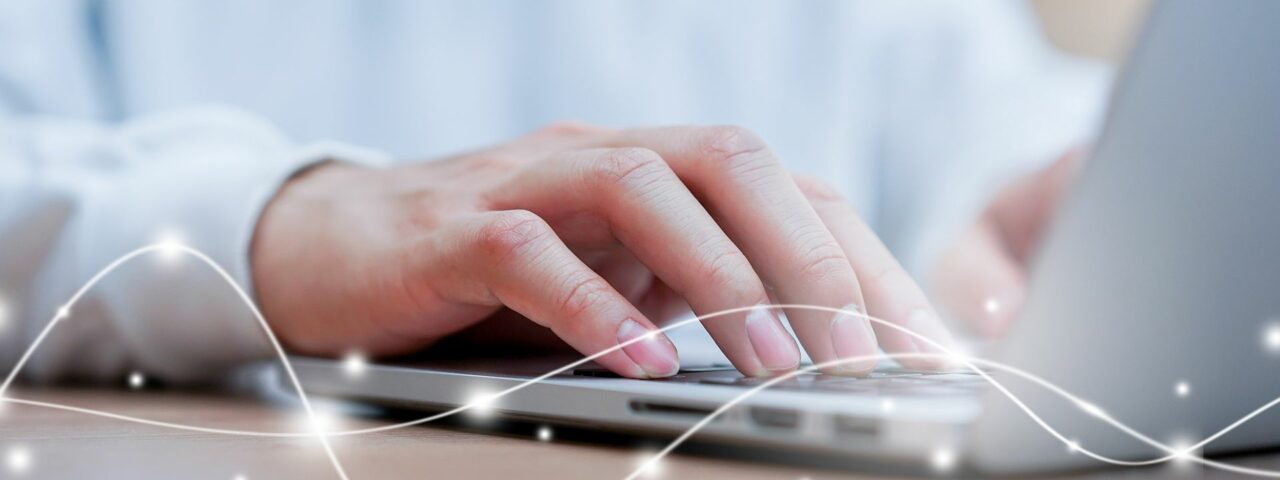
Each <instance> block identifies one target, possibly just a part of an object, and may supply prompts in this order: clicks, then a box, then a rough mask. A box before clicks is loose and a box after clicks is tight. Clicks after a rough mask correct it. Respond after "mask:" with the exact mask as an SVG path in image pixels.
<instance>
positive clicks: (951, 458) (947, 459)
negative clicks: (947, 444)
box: [929, 448, 956, 472]
mask: <svg viewBox="0 0 1280 480" xmlns="http://www.w3.org/2000/svg"><path fill="white" fill-rule="evenodd" d="M929 465H930V466H932V467H933V469H934V470H935V471H938V472H948V471H951V469H952V468H953V467H955V466H956V454H955V452H952V451H951V449H949V448H939V449H937V450H934V451H933V454H932V455H929Z"/></svg>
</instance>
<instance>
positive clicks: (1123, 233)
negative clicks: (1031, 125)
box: [294, 0, 1280, 473]
mask: <svg viewBox="0 0 1280 480" xmlns="http://www.w3.org/2000/svg"><path fill="white" fill-rule="evenodd" d="M1277 25H1280V2H1276V1H1270V0H1240V1H1233V2H1207V1H1198V0H1173V1H1167V2H1163V3H1160V4H1158V5H1156V6H1155V7H1154V8H1153V9H1152V13H1151V16H1150V18H1149V20H1148V22H1147V25H1146V28H1145V32H1144V34H1143V35H1142V36H1141V38H1140V39H1139V41H1138V43H1137V45H1136V48H1135V49H1134V51H1133V52H1132V54H1131V55H1130V60H1129V62H1128V65H1127V67H1126V69H1125V72H1124V75H1123V76H1122V79H1121V81H1120V82H1119V84H1118V85H1117V88H1116V90H1115V94H1114V98H1113V100H1112V104H1111V109H1110V115H1109V118H1108V121H1107V125H1106V128H1105V130H1104V132H1103V135H1102V137H1101V139H1100V142H1099V143H1098V145H1097V146H1096V149H1095V150H1094V153H1093V154H1092V158H1091V159H1089V161H1088V162H1087V164H1086V167H1085V168H1084V169H1083V171H1082V173H1081V175H1080V178H1079V179H1078V181H1077V182H1076V183H1075V184H1074V187H1073V189H1074V190H1073V191H1072V193H1071V194H1070V195H1069V198H1068V199H1067V201H1066V204H1065V207H1064V209H1063V210H1062V211H1061V212H1060V213H1059V215H1058V216H1057V217H1056V220H1055V223H1054V225H1053V226H1052V228H1051V230H1050V232H1049V234H1048V235H1047V236H1046V240H1047V242H1046V243H1045V244H1044V245H1043V246H1042V248H1041V250H1040V254H1039V257H1038V258H1037V260H1036V263H1035V268H1034V269H1033V275H1032V282H1031V292H1030V298H1029V299H1028V302H1027V304H1026V307H1025V310H1024V311H1023V312H1022V317H1021V318H1020V319H1019V321H1018V323H1017V326H1016V327H1015V328H1014V330H1013V332H1012V334H1011V336H1010V337H1009V338H1008V339H1007V340H1006V341H1005V342H1003V343H1002V344H1001V348H1000V349H999V350H998V351H997V352H995V354H994V355H991V356H989V358H991V359H994V360H999V361H1000V362H1003V363H1005V364H1008V365H1012V366H1015V367H1018V368H1019V369H1021V370H1023V371H1025V372H1027V373H1030V374H1034V375H1036V376H1038V377H1040V378H1042V379H1044V380H1045V381H1047V382H1050V383H1051V384H1053V385H1056V386H1058V387H1061V389H1062V390H1063V391H1065V392H1067V393H1069V394H1071V395H1074V396H1076V397H1078V398H1077V399H1069V398H1064V397H1063V396H1062V395H1060V394H1059V393H1055V392H1054V391H1052V390H1051V389H1049V388H1047V387H1046V386H1045V385H1041V384H1037V383H1035V382H1032V381H1030V380H1028V379H1026V378H1024V377H1021V376H1018V375H1014V374H1010V373H1008V372H1005V371H1002V370H1001V369H999V368H990V369H988V371H989V372H990V375H991V378H992V379H994V380H996V381H998V382H1000V383H1001V384H1002V385H1003V386H1005V388H1006V389H1007V394H1006V392H1003V391H999V390H996V389H993V388H992V387H991V386H990V383H989V382H988V380H987V379H986V378H984V377H982V376H980V375H978V374H976V373H974V372H949V373H924V372H914V371H908V370H904V369H900V368H895V367H893V366H892V365H891V364H889V363H888V362H885V363H884V365H882V367H881V368H879V369H877V370H876V371H875V372H874V373H873V374H872V375H871V376H870V377H868V378H845V377H827V376H823V375H815V374H805V375H800V376H798V377H796V378H794V379H790V380H786V381H783V382H781V383H779V384H777V385H776V386H774V387H772V388H769V389H767V390H763V391H760V392H759V393H758V394H755V395H752V396H749V397H747V398H745V399H743V400H742V401H741V402H740V403H738V404H737V405H735V406H734V407H732V408H729V409H728V410H727V411H725V412H724V413H723V414H721V415H719V416H718V417H717V418H716V419H715V420H714V421H711V422H709V423H707V424H706V426H705V427H704V428H703V429H702V430H701V431H700V432H699V433H698V434H697V435H696V436H695V437H694V439H695V440H697V441H698V442H701V443H706V444H713V445H724V446H728V447H731V448H734V449H738V448H743V449H748V450H756V451H767V452H777V453H781V454H785V455H792V454H796V453H800V454H815V455H820V456H828V457H830V458H834V459H836V460H837V461H838V462H845V463H846V464H848V465H851V466H865V465H890V466H901V467H902V468H915V467H922V468H925V469H927V468H929V466H930V465H937V464H938V463H939V461H944V462H946V463H950V462H951V461H954V462H955V464H954V466H955V467H956V468H963V469H973V470H972V471H980V472H985V473H1024V472H1031V471H1044V470H1052V469H1064V468H1079V467H1090V466H1106V465H1107V464H1106V463H1104V462H1102V461H1100V460H1098V459H1096V458H1092V457H1090V456H1089V455H1085V454H1083V453H1082V452H1083V451H1084V450H1088V451H1089V452H1092V453H1096V454H1098V455H1103V456H1106V457H1109V458H1113V459H1119V460H1129V461H1141V460H1147V459H1153V458H1160V457H1163V456H1166V455H1167V454H1168V452H1167V451H1165V450H1164V449H1162V448H1159V447H1158V446H1154V445H1152V444H1150V443H1148V442H1147V441H1143V440H1142V438H1146V439H1147V440H1150V441H1153V442H1158V443H1162V444H1166V445H1172V446H1177V445H1194V444H1195V443H1197V442H1198V441H1199V440H1201V439H1203V438H1206V437H1208V436H1210V435H1214V434H1217V433H1219V432H1220V431H1222V430H1223V429H1224V428H1226V427H1228V426H1229V425H1231V424H1232V423H1233V422H1235V421H1236V420H1238V419H1240V418H1242V417H1244V416H1246V415H1248V414H1250V413H1251V412H1253V411H1254V410H1255V409H1257V408H1258V407H1260V406H1262V405H1264V404H1266V403H1267V402H1269V401H1272V400H1274V399H1276V398H1280V376H1277V372H1280V28H1278V27H1277ZM689 328H700V327H697V326H692V327H689ZM683 351H684V349H683V348H682V352H683ZM572 360H573V358H559V359H557V358H517V357H512V356H511V355H509V354H508V355H504V356H502V357H496V358H492V359H485V358H482V357H480V356H471V357H468V358H461V359H455V360H448V359H447V358H445V359H442V358H435V359H426V360H424V359H419V360H409V361H405V362H402V363H398V364H375V365H369V366H368V369H367V371H365V372H364V373H363V374H362V375H358V376H353V375H348V374H347V373H346V372H345V370H344V368H343V365H342V363H341V361H335V360H324V359H311V358H295V359H294V362H295V366H296V368H297V371H298V373H299V375H300V377H301V378H302V382H303V384H304V385H305V386H306V388H307V390H308V391H309V392H310V393H311V394H318V395H325V396H332V397H340V398H347V399H358V400H361V401H364V402H371V403H375V404H383V405H391V406H399V407H407V408H411V409H422V410H441V409H448V408H451V407H455V406H459V405H464V404H467V403H468V402H472V401H474V400H475V399H476V398H479V397H478V396H483V395H489V394H491V393H492V392H497V391H500V390H503V389H506V388H509V387H513V386H515V385H518V384H521V383H523V382H525V381H527V380H528V379H530V378H533V377H535V376H537V375H539V374H543V373H546V372H548V371H551V370H553V369H555V368H556V367H560V366H563V365H565V364H567V363H569V362H570V361H572ZM763 381H764V380H761V379H752V378H744V377H742V376H741V375H739V374H738V373H736V372H735V371H733V370H732V369H731V368H730V367H729V366H728V365H723V364H716V363H715V362H704V363H703V364H699V365H686V366H685V368H684V369H682V371H681V372H680V373H679V374H678V375H676V376H674V377H672V378H668V379H663V380H649V381H642V380H629V379H623V378H617V377H615V376H613V375H610V374H608V373H607V372H606V371H605V370H602V369H600V368H598V367H595V366H593V365H583V366H580V367H577V368H573V369H569V370H567V371H565V372H562V373H559V374H556V375H553V376H551V377H549V378H547V379H545V380H543V381H540V382H537V383H533V384H530V385H529V386H528V387H527V388H524V389H521V390H519V391H518V392H515V393H511V394H510V395H506V396H503V397H502V398H500V399H495V400H493V402H492V404H491V405H490V407H491V408H492V409H493V410H494V411H496V412H497V413H498V414H501V415H505V416H511V417H515V418H521V419H528V420H534V421H537V422H545V423H549V424H556V425H575V426H580V427H586V428H592V429H603V430H612V431H617V432H623V433H628V434H643V435H646V436H653V437H657V438H667V439H671V438H674V437H676V436H678V435H680V434H681V433H683V432H685V431H686V430H687V429H689V428H690V427H691V426H692V425H694V424H695V423H696V422H699V421H700V420H702V419H704V418H706V416H707V415H709V414H711V413H712V412H713V410H715V409H716V408H717V407H719V406H720V405H722V404H724V403H725V402H728V401H730V400H731V399H734V398H735V397H738V396H740V395H741V394H742V393H743V392H744V391H746V389H749V388H751V387H753V386H756V385H758V384H759V383H760V382H763ZM1011 398H1016V399H1018V401H1020V402H1021V403H1022V405H1018V404H1016V403H1014V401H1013V400H1011ZM1078 400H1083V401H1085V402H1088V405H1087V406H1086V405H1082V402H1080V401H1078ZM1024 407H1025V408H1024ZM1029 412H1032V413H1034V415H1035V416H1037V417H1038V419H1039V420H1040V421H1039V422H1038V421H1037V420H1036V419H1035V418H1033V417H1032V415H1030V414H1029ZM1107 419H1110V420H1112V421H1118V422H1121V423H1123V424H1124V425H1125V426H1126V427H1128V428H1131V429H1132V431H1130V432H1127V433H1126V432H1125V431H1122V430H1121V429H1119V428H1117V427H1116V426H1115V425H1114V424H1113V423H1109V422H1108V421H1107ZM1046 426H1047V427H1049V428H1046ZM1050 429H1052V431H1050ZM1276 432H1280V412H1276V413H1272V412H1270V411H1267V412H1265V413H1262V414H1259V415H1257V416H1256V417H1254V418H1252V419H1250V420H1249V421H1247V422H1245V423H1243V424H1241V425H1239V426H1237V427H1236V428H1234V429H1232V430H1230V431H1229V432H1228V433H1225V434H1223V435H1221V436H1219V437H1218V438H1216V439H1214V440H1213V441H1212V442H1210V443H1208V444H1206V445H1204V446H1203V448H1201V449H1200V450H1199V451H1198V452H1197V454H1200V453H1203V454H1207V455H1217V454H1222V453H1229V452H1238V451H1242V450H1254V449H1259V448H1264V447H1270V446H1278V445H1280V433H1276ZM1135 433H1136V435H1135ZM1069 447H1073V448H1069ZM1214 458H1217V457H1214ZM1220 461H1226V462H1230V459H1227V460H1220ZM895 468H896V467H895ZM953 471H956V470H953ZM959 471H963V470H959Z"/></svg>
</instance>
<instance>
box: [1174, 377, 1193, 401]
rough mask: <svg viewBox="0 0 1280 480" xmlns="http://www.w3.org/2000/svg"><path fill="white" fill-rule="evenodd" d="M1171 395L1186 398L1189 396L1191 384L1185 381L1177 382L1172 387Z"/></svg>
mask: <svg viewBox="0 0 1280 480" xmlns="http://www.w3.org/2000/svg"><path fill="white" fill-rule="evenodd" d="M1173 393H1175V394H1177V395H1178V398H1187V396H1188V395H1191V384H1190V383H1187V381H1186V380H1179V381H1178V383H1175V384H1174V385H1173Z"/></svg>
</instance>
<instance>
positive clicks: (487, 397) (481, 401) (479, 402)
mask: <svg viewBox="0 0 1280 480" xmlns="http://www.w3.org/2000/svg"><path fill="white" fill-rule="evenodd" d="M496 400H497V399H496V398H494V396H493V395H492V394H489V393H476V394H474V395H472V396H471V401H469V402H467V407H470V408H468V409H467V413H469V414H471V415H473V416H476V417H488V416H490V415H492V414H493V404H494V402H495V401H496Z"/></svg>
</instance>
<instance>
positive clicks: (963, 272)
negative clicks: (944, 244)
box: [934, 152, 1079, 338]
mask: <svg viewBox="0 0 1280 480" xmlns="http://www.w3.org/2000/svg"><path fill="white" fill-rule="evenodd" d="M1078 158H1079V155H1078V154H1076V153H1075V152H1072V153H1068V154H1066V155H1063V156H1062V157H1061V158H1059V159H1058V160H1057V161H1056V162H1054V163H1053V164H1052V165H1050V166H1049V167H1048V168H1045V169H1043V170H1040V171H1037V172H1034V173H1032V174H1030V175H1028V176H1026V177H1024V178H1021V179H1019V180H1017V181H1015V182H1014V183H1012V184H1010V185H1009V186H1007V187H1006V188H1005V189H1004V190H1002V191H1001V192H1000V193H999V194H998V195H997V196H996V197H995V199H994V200H992V202H991V204H990V205H988V207H987V209H986V210H985V211H983V213H982V215H981V216H980V217H979V218H978V221H977V222H976V223H974V224H973V226H971V227H970V228H969V229H968V230H966V231H964V232H962V233H961V234H960V236H959V237H958V239H957V241H956V242H955V243H954V244H953V245H952V246H951V248H949V249H948V250H947V251H946V252H944V253H943V255H942V257H941V259H940V260H939V262H938V266H937V270H936V271H935V272H934V279H935V282H936V283H935V284H936V286H937V293H938V298H939V299H940V301H941V302H942V305H943V306H945V307H946V308H947V309H948V310H949V311H950V312H951V313H953V314H954V315H956V316H957V317H959V318H960V319H961V320H962V321H964V322H965V323H966V324H968V325H969V326H971V327H972V328H973V329H974V330H976V331H977V332H978V333H980V334H982V335H984V336H987V337H989V338H998V337H1001V336H1003V335H1004V334H1005V332H1006V331H1007V329H1008V328H1009V326H1010V325H1011V324H1012V323H1013V320H1014V318H1016V317H1017V315H1018V312H1019V311H1020V310H1021V309H1022V304H1023V301H1024V300H1025V298H1026V291H1027V275H1026V270H1027V262H1028V260H1029V259H1030V257H1031V255H1032V254H1033V253H1034V252H1035V249H1036V246H1037V245H1038V244H1039V242H1040V235H1041V233H1042V232H1043V231H1044V228H1045V226H1047V225H1048V224H1049V221H1050V220H1051V219H1052V217H1053V213H1054V211H1055V210H1056V209H1057V206H1058V199H1059V197H1061V195H1062V193H1063V191H1065V190H1066V187H1067V185H1068V184H1069V183H1070V182H1071V178H1072V174H1073V173H1074V172H1075V167H1076V164H1077V163H1078V160H1077V159H1078Z"/></svg>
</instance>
